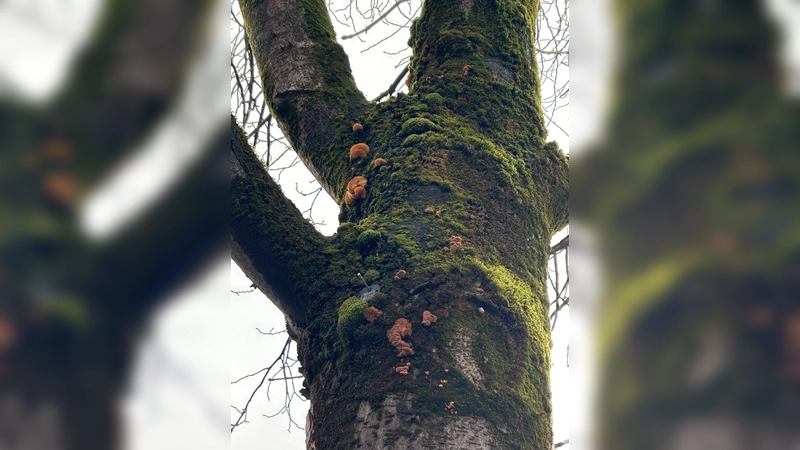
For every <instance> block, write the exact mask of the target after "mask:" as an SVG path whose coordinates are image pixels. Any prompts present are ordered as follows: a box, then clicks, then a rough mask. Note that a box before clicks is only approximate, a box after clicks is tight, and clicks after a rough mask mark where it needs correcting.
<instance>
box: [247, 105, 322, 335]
mask: <svg viewBox="0 0 800 450" xmlns="http://www.w3.org/2000/svg"><path fill="white" fill-rule="evenodd" d="M324 244H325V238H324V236H322V235H321V234H319V233H318V232H317V231H316V230H315V229H314V227H313V226H312V225H311V224H310V223H308V222H307V221H306V220H305V219H304V218H303V216H302V214H300V212H299V211H298V210H297V208H295V206H294V205H293V204H292V202H291V201H290V200H289V199H287V198H286V197H285V196H284V195H283V193H282V192H281V188H280V186H278V184H277V183H275V181H274V180H273V179H272V178H270V176H269V175H268V174H267V171H266V169H265V167H264V165H263V164H262V163H261V162H260V161H259V159H258V157H257V156H256V154H255V153H254V152H253V150H252V148H251V147H250V146H249V145H248V143H247V139H246V138H245V136H244V132H243V131H242V129H241V128H240V127H239V125H238V124H236V122H235V120H234V119H233V117H231V256H232V257H233V260H234V261H236V263H237V264H238V265H239V267H240V268H241V269H242V270H243V271H244V273H245V274H246V275H247V276H248V278H250V280H251V281H253V283H254V284H255V285H256V286H257V287H258V288H259V289H260V290H261V292H263V293H264V294H265V295H267V297H269V298H270V300H272V302H273V303H275V305H276V306H277V307H278V308H279V309H280V310H281V311H282V312H283V313H284V314H285V315H286V317H287V319H288V320H289V322H290V323H289V324H290V326H291V325H297V326H301V327H302V326H304V325H305V324H306V310H305V307H306V304H305V296H304V295H303V293H304V289H305V288H306V287H307V286H309V285H310V283H309V280H313V279H316V278H317V277H316V273H317V272H318V271H321V270H324V268H325V265H326V260H325V258H323V257H322V256H321V252H320V250H321V248H322V247H323V246H324Z"/></svg>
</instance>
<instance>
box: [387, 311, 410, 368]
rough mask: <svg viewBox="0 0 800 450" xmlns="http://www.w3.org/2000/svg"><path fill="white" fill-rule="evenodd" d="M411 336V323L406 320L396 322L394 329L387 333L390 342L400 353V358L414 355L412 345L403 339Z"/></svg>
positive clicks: (400, 319)
mask: <svg viewBox="0 0 800 450" xmlns="http://www.w3.org/2000/svg"><path fill="white" fill-rule="evenodd" d="M410 335H411V322H409V321H408V319H406V318H402V317H401V318H399V319H397V320H396V321H395V322H394V325H393V326H392V328H390V329H389V331H387V332H386V337H387V338H389V342H390V343H391V344H392V345H393V346H394V347H395V348H396V349H397V350H398V351H399V353H398V354H397V356H398V357H401V358H402V357H403V356H408V355H413V354H414V349H412V348H411V344H409V343H408V342H406V341H404V340H403V337H405V336H410Z"/></svg>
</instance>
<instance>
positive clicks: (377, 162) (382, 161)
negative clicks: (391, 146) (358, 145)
mask: <svg viewBox="0 0 800 450" xmlns="http://www.w3.org/2000/svg"><path fill="white" fill-rule="evenodd" d="M373 163H374V164H375V167H380V166H382V165H384V164H386V160H385V159H383V158H375V161H373Z"/></svg>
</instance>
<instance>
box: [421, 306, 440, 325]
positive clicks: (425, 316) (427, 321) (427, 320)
mask: <svg viewBox="0 0 800 450" xmlns="http://www.w3.org/2000/svg"><path fill="white" fill-rule="evenodd" d="M438 319H439V318H438V317H436V316H435V315H434V314H433V313H431V312H430V311H428V310H427V309H426V310H425V311H423V312H422V325H424V326H426V327H429V326H431V324H432V323H433V322H436V321H437V320H438Z"/></svg>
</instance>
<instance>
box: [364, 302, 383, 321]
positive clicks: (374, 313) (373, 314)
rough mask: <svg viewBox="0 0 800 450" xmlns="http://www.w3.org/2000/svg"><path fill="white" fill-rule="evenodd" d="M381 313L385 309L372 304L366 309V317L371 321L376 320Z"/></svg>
mask: <svg viewBox="0 0 800 450" xmlns="http://www.w3.org/2000/svg"><path fill="white" fill-rule="evenodd" d="M381 314H383V311H381V310H380V309H378V308H376V307H374V306H370V307H369V308H367V309H365V310H364V318H365V319H367V321H368V322H370V323H372V322H374V321H375V319H377V318H378V317H380V316H381Z"/></svg>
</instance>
